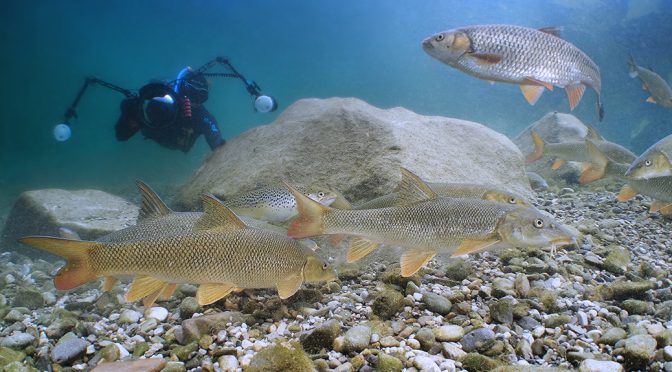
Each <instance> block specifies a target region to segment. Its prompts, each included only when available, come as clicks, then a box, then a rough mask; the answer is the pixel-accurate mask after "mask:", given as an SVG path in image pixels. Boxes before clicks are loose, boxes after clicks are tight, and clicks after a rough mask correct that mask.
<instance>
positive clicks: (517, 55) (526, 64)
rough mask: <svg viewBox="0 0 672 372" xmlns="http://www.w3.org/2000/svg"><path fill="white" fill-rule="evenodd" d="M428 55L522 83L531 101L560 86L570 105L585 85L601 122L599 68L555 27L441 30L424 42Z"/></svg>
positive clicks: (462, 68) (485, 75) (464, 68)
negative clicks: (594, 99) (593, 95)
mask: <svg viewBox="0 0 672 372" xmlns="http://www.w3.org/2000/svg"><path fill="white" fill-rule="evenodd" d="M422 48H423V49H424V50H425V52H427V53H428V54H429V55H430V56H432V57H434V58H436V59H438V60H439V61H441V62H443V63H445V64H447V65H449V66H451V67H454V68H456V69H458V70H460V71H463V72H465V73H467V74H469V75H471V76H475V77H477V78H480V79H484V80H488V81H493V82H495V81H498V82H503V83H512V84H518V85H520V88H521V90H522V91H523V95H524V96H525V99H527V102H529V103H530V104H531V105H534V104H535V103H536V102H537V100H539V97H541V94H542V93H543V92H544V89H548V90H553V87H554V86H557V87H560V88H564V89H565V91H566V92H567V97H568V99H569V107H570V109H572V110H573V109H574V107H576V106H577V105H578V104H579V101H581V97H582V96H583V93H584V91H585V89H586V86H589V87H591V88H593V89H594V90H595V92H596V93H597V107H598V116H599V119H600V121H601V120H602V118H603V117H604V109H603V106H602V101H601V99H600V90H601V87H602V81H601V78H600V69H599V67H598V66H597V65H596V64H595V62H593V60H591V59H590V57H588V56H587V55H586V54H585V53H584V52H583V51H581V50H580V49H579V48H577V47H576V46H574V45H573V44H571V43H569V42H567V41H565V40H563V39H562V38H560V29H559V28H553V27H548V28H543V29H539V30H536V29H533V28H528V27H521V26H514V25H475V26H467V27H460V28H456V29H452V30H448V31H444V32H439V33H437V34H434V35H432V36H430V37H428V38H426V39H425V40H424V41H423V42H422Z"/></svg>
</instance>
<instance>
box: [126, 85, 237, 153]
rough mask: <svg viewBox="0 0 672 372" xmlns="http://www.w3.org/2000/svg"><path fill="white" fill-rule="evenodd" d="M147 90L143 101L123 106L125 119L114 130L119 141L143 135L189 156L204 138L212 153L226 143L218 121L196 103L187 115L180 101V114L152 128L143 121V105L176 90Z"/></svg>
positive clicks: (138, 99)
mask: <svg viewBox="0 0 672 372" xmlns="http://www.w3.org/2000/svg"><path fill="white" fill-rule="evenodd" d="M145 87H146V88H147V89H145ZM145 87H143V89H141V91H140V96H139V97H132V98H127V99H125V100H124V101H122V102H121V117H120V118H119V120H118V121H117V124H116V125H115V127H114V129H115V132H116V137H117V140H119V141H126V140H128V139H129V138H131V137H132V136H133V135H134V134H135V133H137V132H138V131H140V132H142V135H143V136H145V138H146V139H152V140H154V141H156V142H157V143H159V144H160V145H161V146H163V147H166V148H169V149H174V150H182V151H183V152H185V153H186V152H188V151H189V150H190V149H191V147H192V146H193V145H194V143H195V142H196V139H197V138H198V137H199V136H200V135H204V136H205V139H206V141H207V142H208V145H209V146H210V149H211V150H214V149H216V148H218V147H219V146H221V145H223V144H224V143H225V141H224V139H222V135H221V133H220V131H219V127H218V125H217V120H216V119H215V117H214V116H213V115H212V114H211V113H210V112H208V110H207V109H206V108H205V107H204V106H203V105H202V104H197V103H193V102H192V103H191V110H190V113H189V114H187V111H188V110H187V109H185V101H184V100H179V101H178V102H176V105H177V112H176V113H175V115H174V116H171V118H170V119H166V120H165V121H161V120H160V119H159V120H153V121H152V123H151V124H149V123H148V122H147V120H143V115H144V114H143V110H144V109H143V102H144V101H145V100H147V99H151V97H153V96H157V95H158V96H162V95H163V92H165V91H172V88H169V87H167V86H165V85H162V84H157V83H152V84H148V85H147V86H145ZM159 92H161V93H159ZM185 99H186V98H185Z"/></svg>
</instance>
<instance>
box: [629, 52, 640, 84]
mask: <svg viewBox="0 0 672 372" xmlns="http://www.w3.org/2000/svg"><path fill="white" fill-rule="evenodd" d="M628 67H629V68H630V71H629V72H628V75H630V77H631V78H633V79H634V78H636V77H637V75H638V74H637V64H635V58H634V57H633V56H632V54H630V59H628Z"/></svg>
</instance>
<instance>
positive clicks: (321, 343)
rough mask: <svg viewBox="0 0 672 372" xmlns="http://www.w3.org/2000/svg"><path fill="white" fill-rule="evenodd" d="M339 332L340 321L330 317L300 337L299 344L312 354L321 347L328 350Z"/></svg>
mask: <svg viewBox="0 0 672 372" xmlns="http://www.w3.org/2000/svg"><path fill="white" fill-rule="evenodd" d="M340 333H341V324H340V322H339V321H337V320H335V319H332V320H329V321H326V322H325V323H324V324H322V325H321V326H319V327H317V328H315V329H314V330H313V331H312V332H310V333H307V334H305V335H304V336H303V337H301V345H302V346H303V348H304V350H306V351H307V352H309V353H313V354H315V353H318V352H320V350H322V349H327V350H329V349H330V348H331V345H333V343H334V340H335V339H336V337H338V335H339V334H340Z"/></svg>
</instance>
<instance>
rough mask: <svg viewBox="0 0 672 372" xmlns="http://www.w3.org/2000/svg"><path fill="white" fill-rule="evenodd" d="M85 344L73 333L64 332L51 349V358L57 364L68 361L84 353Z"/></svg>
mask: <svg viewBox="0 0 672 372" xmlns="http://www.w3.org/2000/svg"><path fill="white" fill-rule="evenodd" d="M87 345H88V344H87V342H86V341H85V340H83V339H81V338H79V337H77V336H76V335H75V334H74V333H71V332H70V333H66V334H65V336H63V337H61V339H60V340H59V341H58V343H56V346H54V348H53V349H52V350H51V360H52V361H53V362H54V363H57V364H62V363H68V362H70V361H72V360H74V359H75V358H77V357H79V356H81V355H82V354H84V352H85V351H86V347H87Z"/></svg>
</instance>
